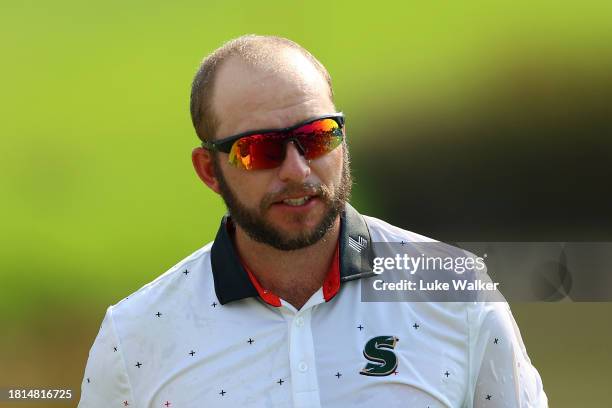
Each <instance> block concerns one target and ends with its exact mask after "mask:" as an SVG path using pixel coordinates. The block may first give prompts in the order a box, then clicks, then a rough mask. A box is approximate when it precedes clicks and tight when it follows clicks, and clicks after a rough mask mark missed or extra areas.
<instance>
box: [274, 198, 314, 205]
mask: <svg viewBox="0 0 612 408" xmlns="http://www.w3.org/2000/svg"><path fill="white" fill-rule="evenodd" d="M311 197H312V196H303V197H296V198H285V199H284V200H282V201H281V203H283V204H287V205H290V206H292V207H299V206H300V205H304V204H306V203H307V202H308V201H310V200H311Z"/></svg>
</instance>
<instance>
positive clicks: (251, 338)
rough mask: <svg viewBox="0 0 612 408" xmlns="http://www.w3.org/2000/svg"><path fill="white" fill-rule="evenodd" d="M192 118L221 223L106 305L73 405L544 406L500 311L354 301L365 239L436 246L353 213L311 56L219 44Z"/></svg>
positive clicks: (328, 99) (263, 42)
mask: <svg viewBox="0 0 612 408" xmlns="http://www.w3.org/2000/svg"><path fill="white" fill-rule="evenodd" d="M191 113H192V118H193V123H194V126H195V129H196V132H197V134H198V136H199V137H200V139H201V140H202V142H203V147H201V148H196V149H195V150H194V151H193V155H192V158H193V164H194V168H195V170H196V172H197V174H198V176H199V177H200V179H201V180H202V181H203V182H204V183H205V184H206V185H207V186H208V187H209V188H211V189H212V190H213V191H215V192H216V193H218V194H220V195H221V196H222V197H223V199H224V201H225V203H226V205H227V208H228V213H229V214H228V215H227V216H225V217H224V218H223V220H222V222H221V226H220V228H219V231H218V233H217V236H216V238H215V240H214V242H213V243H210V244H208V245H206V246H205V247H203V248H202V249H200V250H199V251H197V252H195V253H194V254H193V255H191V256H189V257H188V258H186V259H185V260H183V261H182V262H180V263H179V264H178V265H176V266H175V267H173V268H172V269H171V270H169V271H168V272H167V273H165V274H164V275H162V276H160V277H159V278H158V279H156V280H155V281H153V282H152V283H150V284H148V285H146V286H145V287H143V288H142V289H140V290H139V291H137V292H136V293H134V294H132V295H130V296H129V297H128V298H126V299H124V300H122V301H121V302H119V303H118V304H117V305H115V306H112V307H110V308H109V309H108V311H107V314H106V317H105V319H104V321H103V323H102V327H101V329H100V333H99V334H98V337H97V338H96V341H95V343H94V345H93V347H92V350H91V352H90V356H89V361H88V364H87V367H86V369H85V377H84V380H83V384H82V397H81V402H80V405H79V406H80V407H82V408H85V407H102V406H104V407H115V406H116V407H119V406H138V407H166V408H169V407H226V406H227V407H241V406H253V407H348V406H374V405H380V406H402V407H404V406H408V407H502V406H503V407H545V406H547V399H546V395H545V394H544V391H543V390H542V384H541V381H540V377H539V375H538V372H537V371H536V370H535V368H533V367H532V365H531V363H530V361H529V358H528V357H527V354H526V351H525V348H524V345H523V343H522V341H521V338H520V334H519V332H518V329H517V328H516V326H515V324H514V319H513V318H512V315H511V314H510V311H509V309H508V307H507V305H506V304H505V303H484V302H478V303H476V302H463V303H457V302H454V303H441V302H440V303H435V302H418V303H409V302H403V303H386V302H373V303H367V302H361V291H360V288H361V285H364V284H367V282H368V279H369V277H370V276H371V275H372V274H371V273H370V271H367V270H365V269H364V267H363V263H362V252H363V253H367V252H368V250H369V248H370V247H371V243H373V242H403V243H410V242H421V241H429V240H428V239H426V238H424V237H422V236H419V235H417V234H414V233H411V232H408V231H404V230H402V229H399V228H397V227H394V226H391V225H389V224H387V223H385V222H383V221H381V220H378V219H375V218H372V217H367V216H362V215H360V214H359V213H358V212H357V211H356V210H355V209H354V208H353V207H351V206H350V205H349V204H348V203H347V200H348V197H349V193H350V189H351V175H350V169H349V160H348V150H347V143H346V138H345V129H344V117H343V115H342V114H340V113H338V112H337V110H336V108H335V106H334V103H333V100H332V89H331V81H330V78H329V74H328V73H327V71H326V70H325V68H324V67H323V66H322V65H321V64H320V63H319V62H318V61H317V60H316V59H315V58H314V57H313V56H312V55H311V54H310V53H309V52H308V51H306V50H305V49H303V48H302V47H300V46H299V45H297V44H295V43H293V42H291V41H289V40H287V39H283V38H278V37H270V36H244V37H240V38H238V39H236V40H233V41H230V42H228V43H226V44H225V45H224V46H223V47H221V48H220V49H218V50H216V51H215V52H214V53H213V54H211V55H210V56H209V57H207V59H205V60H204V62H203V63H202V65H201V67H200V69H199V71H198V73H197V75H196V77H195V79H194V82H193V88H192V101H191ZM379 137H381V136H379Z"/></svg>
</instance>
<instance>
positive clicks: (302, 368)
mask: <svg viewBox="0 0 612 408" xmlns="http://www.w3.org/2000/svg"><path fill="white" fill-rule="evenodd" d="M298 370H300V371H301V372H303V373H305V372H306V371H307V370H308V364H306V363H305V362H303V361H302V362H301V363H300V364H298Z"/></svg>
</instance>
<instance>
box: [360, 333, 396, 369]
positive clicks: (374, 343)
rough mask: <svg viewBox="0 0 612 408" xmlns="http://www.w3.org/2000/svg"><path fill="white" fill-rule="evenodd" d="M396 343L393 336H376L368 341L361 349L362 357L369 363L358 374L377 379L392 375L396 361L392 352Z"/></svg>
mask: <svg viewBox="0 0 612 408" xmlns="http://www.w3.org/2000/svg"><path fill="white" fill-rule="evenodd" d="M398 341H399V339H398V338H397V337H395V336H377V337H374V338H372V339H370V340H368V342H367V343H366V345H365V347H364V349H363V356H364V357H365V358H367V359H368V360H369V361H370V363H368V364H366V366H365V367H364V368H362V369H361V371H360V372H359V374H362V375H368V376H377V377H383V376H385V375H389V374H393V372H395V369H396V368H397V363H398V361H397V356H396V355H395V353H394V352H393V351H392V350H393V349H394V348H395V344H396V343H397V342H398Z"/></svg>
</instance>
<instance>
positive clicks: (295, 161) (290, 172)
mask: <svg viewBox="0 0 612 408" xmlns="http://www.w3.org/2000/svg"><path fill="white" fill-rule="evenodd" d="M285 149H287V151H286V152H285V159H284V160H283V162H282V163H281V165H280V167H279V170H278V177H279V178H280V179H281V180H282V181H284V182H291V181H293V182H303V181H304V180H305V179H306V178H307V177H308V176H310V165H309V164H308V161H307V160H306V158H305V157H304V156H303V155H302V154H300V151H299V150H298V148H297V147H296V145H295V143H294V142H289V143H287V146H286V147H285Z"/></svg>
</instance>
